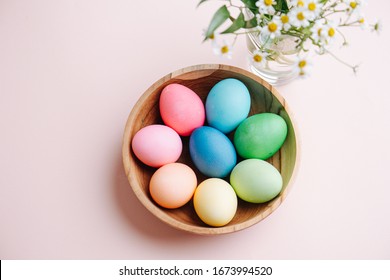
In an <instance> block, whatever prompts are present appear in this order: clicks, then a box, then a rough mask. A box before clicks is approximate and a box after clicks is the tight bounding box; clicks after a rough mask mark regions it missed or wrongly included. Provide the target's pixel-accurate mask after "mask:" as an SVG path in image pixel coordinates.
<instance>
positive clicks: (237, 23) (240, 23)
mask: <svg viewBox="0 0 390 280" xmlns="http://www.w3.org/2000/svg"><path fill="white" fill-rule="evenodd" d="M244 26H245V19H244V14H243V13H240V14H239V15H238V17H237V18H236V19H235V20H234V21H233V23H232V25H230V26H229V27H228V28H227V29H226V30H225V31H223V32H221V34H227V33H233V32H235V31H237V30H239V29H240V28H242V27H244Z"/></svg>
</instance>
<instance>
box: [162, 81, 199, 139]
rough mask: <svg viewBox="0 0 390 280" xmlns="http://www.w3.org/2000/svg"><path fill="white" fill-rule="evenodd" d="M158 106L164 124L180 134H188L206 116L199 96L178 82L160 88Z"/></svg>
mask: <svg viewBox="0 0 390 280" xmlns="http://www.w3.org/2000/svg"><path fill="white" fill-rule="evenodd" d="M159 108H160V114H161V118H162V120H163V122H164V124H166V125H167V126H169V127H171V128H173V129H174V130H175V131H176V132H177V133H178V134H179V135H181V136H189V135H190V134H191V132H192V131H193V130H194V129H195V128H197V127H200V126H202V125H203V124H204V121H205V118H206V117H205V109H204V105H203V102H202V100H201V99H200V97H199V96H198V95H197V94H196V93H195V92H194V91H192V90H191V89H189V88H188V87H186V86H183V85H180V84H170V85H167V86H166V87H165V88H164V89H163V90H162V92H161V95H160V100H159Z"/></svg>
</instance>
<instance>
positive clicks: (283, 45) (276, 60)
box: [246, 33, 299, 86]
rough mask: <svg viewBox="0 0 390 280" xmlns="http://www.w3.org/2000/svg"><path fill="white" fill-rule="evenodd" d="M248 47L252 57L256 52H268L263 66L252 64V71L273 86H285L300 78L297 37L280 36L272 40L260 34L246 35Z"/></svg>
mask: <svg viewBox="0 0 390 280" xmlns="http://www.w3.org/2000/svg"><path fill="white" fill-rule="evenodd" d="M246 39H247V47H248V50H249V52H250V54H251V55H253V53H254V52H255V51H258V50H260V51H262V52H267V53H268V54H269V55H268V57H267V59H266V62H265V63H264V64H263V65H254V64H252V63H251V64H250V70H251V71H252V72H253V73H254V74H256V75H258V76H260V77H261V78H263V79H264V80H266V81H267V82H268V83H270V84H271V85H273V86H280V85H285V84H287V83H289V82H291V81H293V80H294V79H295V78H297V77H298V75H299V71H298V70H297V67H296V57H297V48H296V47H297V44H298V43H299V41H297V38H296V37H293V36H289V35H280V36H278V37H275V38H273V39H271V38H270V37H269V36H267V37H265V36H261V34H259V33H249V34H247V35H246Z"/></svg>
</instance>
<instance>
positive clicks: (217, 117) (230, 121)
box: [206, 78, 251, 133]
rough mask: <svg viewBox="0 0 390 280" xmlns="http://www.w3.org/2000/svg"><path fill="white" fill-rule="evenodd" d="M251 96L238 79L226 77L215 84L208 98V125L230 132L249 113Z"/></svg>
mask: <svg viewBox="0 0 390 280" xmlns="http://www.w3.org/2000/svg"><path fill="white" fill-rule="evenodd" d="M250 107H251V97H250V94H249V90H248V88H247V87H246V86H245V84H244V83H243V82H241V81H239V80H237V79H233V78H229V79H224V80H221V81H220V82H218V83H217V84H215V85H214V87H213V88H212V89H211V90H210V92H209V94H208V96H207V99H206V117H207V122H208V125H210V126H212V127H214V128H216V129H218V130H220V131H222V132H223V133H229V132H231V131H233V130H234V129H235V128H236V127H237V126H238V125H239V124H240V123H241V122H242V121H243V120H244V119H245V118H246V117H247V116H248V114H249V110H250Z"/></svg>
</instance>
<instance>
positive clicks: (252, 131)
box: [233, 113, 287, 159]
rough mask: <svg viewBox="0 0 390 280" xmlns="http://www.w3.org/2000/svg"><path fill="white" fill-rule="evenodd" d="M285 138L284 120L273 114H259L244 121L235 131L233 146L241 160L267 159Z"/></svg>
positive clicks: (285, 126) (285, 127)
mask: <svg viewBox="0 0 390 280" xmlns="http://www.w3.org/2000/svg"><path fill="white" fill-rule="evenodd" d="M286 137H287V124H286V122H285V120H284V119H283V118H282V117H281V116H279V115H277V114H274V113H261V114H256V115H253V116H250V117H249V118H247V119H245V120H244V121H243V122H242V123H241V124H240V125H239V126H238V127H237V129H236V132H235V134H234V141H233V142H234V146H235V148H236V150H237V153H238V154H239V155H240V156H241V157H243V158H257V159H268V158H270V157H271V156H273V155H274V154H275V153H276V152H277V151H278V150H279V149H280V147H281V146H282V145H283V143H284V141H285V140H286Z"/></svg>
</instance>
